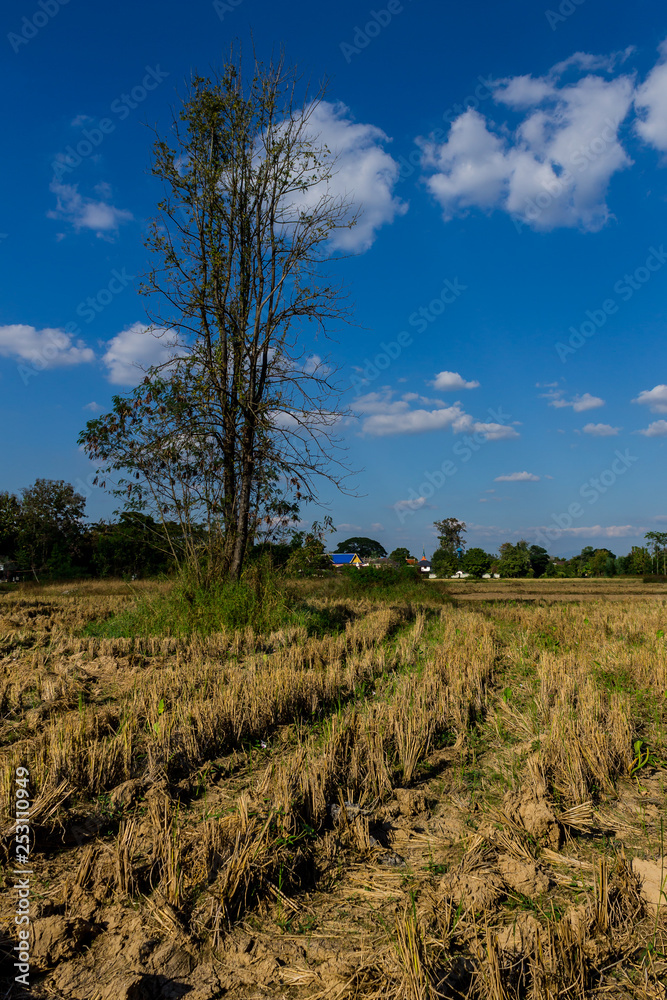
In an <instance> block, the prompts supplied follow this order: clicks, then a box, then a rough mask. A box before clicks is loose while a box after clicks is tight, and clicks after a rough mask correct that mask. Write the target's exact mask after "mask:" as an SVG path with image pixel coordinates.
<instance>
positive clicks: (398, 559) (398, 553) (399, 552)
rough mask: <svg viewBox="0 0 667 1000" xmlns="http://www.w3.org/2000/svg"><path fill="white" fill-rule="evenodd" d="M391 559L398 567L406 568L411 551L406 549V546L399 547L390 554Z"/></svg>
mask: <svg viewBox="0 0 667 1000" xmlns="http://www.w3.org/2000/svg"><path fill="white" fill-rule="evenodd" d="M389 558H390V559H391V561H392V562H395V563H396V564H397V565H398V566H404V565H405V560H406V559H410V558H411V557H410V549H406V548H405V547H404V546H402V545H399V547H398V548H397V549H394V551H393V552H390V553H389Z"/></svg>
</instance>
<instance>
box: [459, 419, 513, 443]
mask: <svg viewBox="0 0 667 1000" xmlns="http://www.w3.org/2000/svg"><path fill="white" fill-rule="evenodd" d="M454 433H455V434H462V433H467V434H480V435H483V436H484V439H485V440H486V441H507V440H509V439H510V438H518V437H519V433H518V431H516V430H515V429H514V427H511V426H510V425H509V424H499V423H494V422H490V423H488V422H487V423H485V422H484V421H483V420H473V418H472V417H471V416H469V414H467V413H466V414H464V415H463V417H461V418H460V419H459V420H457V421H456V422H455V424H454Z"/></svg>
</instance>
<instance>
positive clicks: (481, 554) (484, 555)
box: [461, 548, 494, 580]
mask: <svg viewBox="0 0 667 1000" xmlns="http://www.w3.org/2000/svg"><path fill="white" fill-rule="evenodd" d="M493 562H494V557H493V556H490V555H489V553H488V552H485V551H484V549H480V548H472V549H468V551H467V552H466V553H465V555H464V556H463V558H462V559H461V569H462V570H463V572H464V573H469V574H470V576H473V577H475V579H477V580H480V579H481V578H482V577H483V576H484V574H485V573H488V572H489V570H490V569H491V566H492V565H493Z"/></svg>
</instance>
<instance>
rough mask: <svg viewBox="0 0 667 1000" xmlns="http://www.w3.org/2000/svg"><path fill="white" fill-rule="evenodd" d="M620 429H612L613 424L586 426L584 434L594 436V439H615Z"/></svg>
mask: <svg viewBox="0 0 667 1000" xmlns="http://www.w3.org/2000/svg"><path fill="white" fill-rule="evenodd" d="M620 429H621V428H620V427H612V426H611V424H586V425H585V427H584V428H583V431H584V434H592V435H593V437H615V436H616V435H617V434H618V432H619V431H620Z"/></svg>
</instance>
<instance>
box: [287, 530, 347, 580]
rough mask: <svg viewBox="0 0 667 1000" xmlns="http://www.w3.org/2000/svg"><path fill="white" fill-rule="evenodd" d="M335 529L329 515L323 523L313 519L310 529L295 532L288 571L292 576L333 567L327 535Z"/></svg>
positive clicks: (309, 574)
mask: <svg viewBox="0 0 667 1000" xmlns="http://www.w3.org/2000/svg"><path fill="white" fill-rule="evenodd" d="M335 530H336V529H335V528H334V526H333V523H332V521H331V518H330V517H329V516H328V515H327V517H325V518H324V521H323V522H322V523H321V524H320V522H319V521H313V524H312V527H311V529H310V531H305V532H304V531H298V532H294V534H293V536H292V544H291V553H290V556H289V559H288V560H287V563H286V567H285V569H286V572H287V573H288V574H289V575H291V576H313V575H315V574H319V573H321V572H323V571H324V570H329V569H331V558H330V556H328V555H327V554H326V536H327V534H331V533H332V532H334V531H335Z"/></svg>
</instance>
